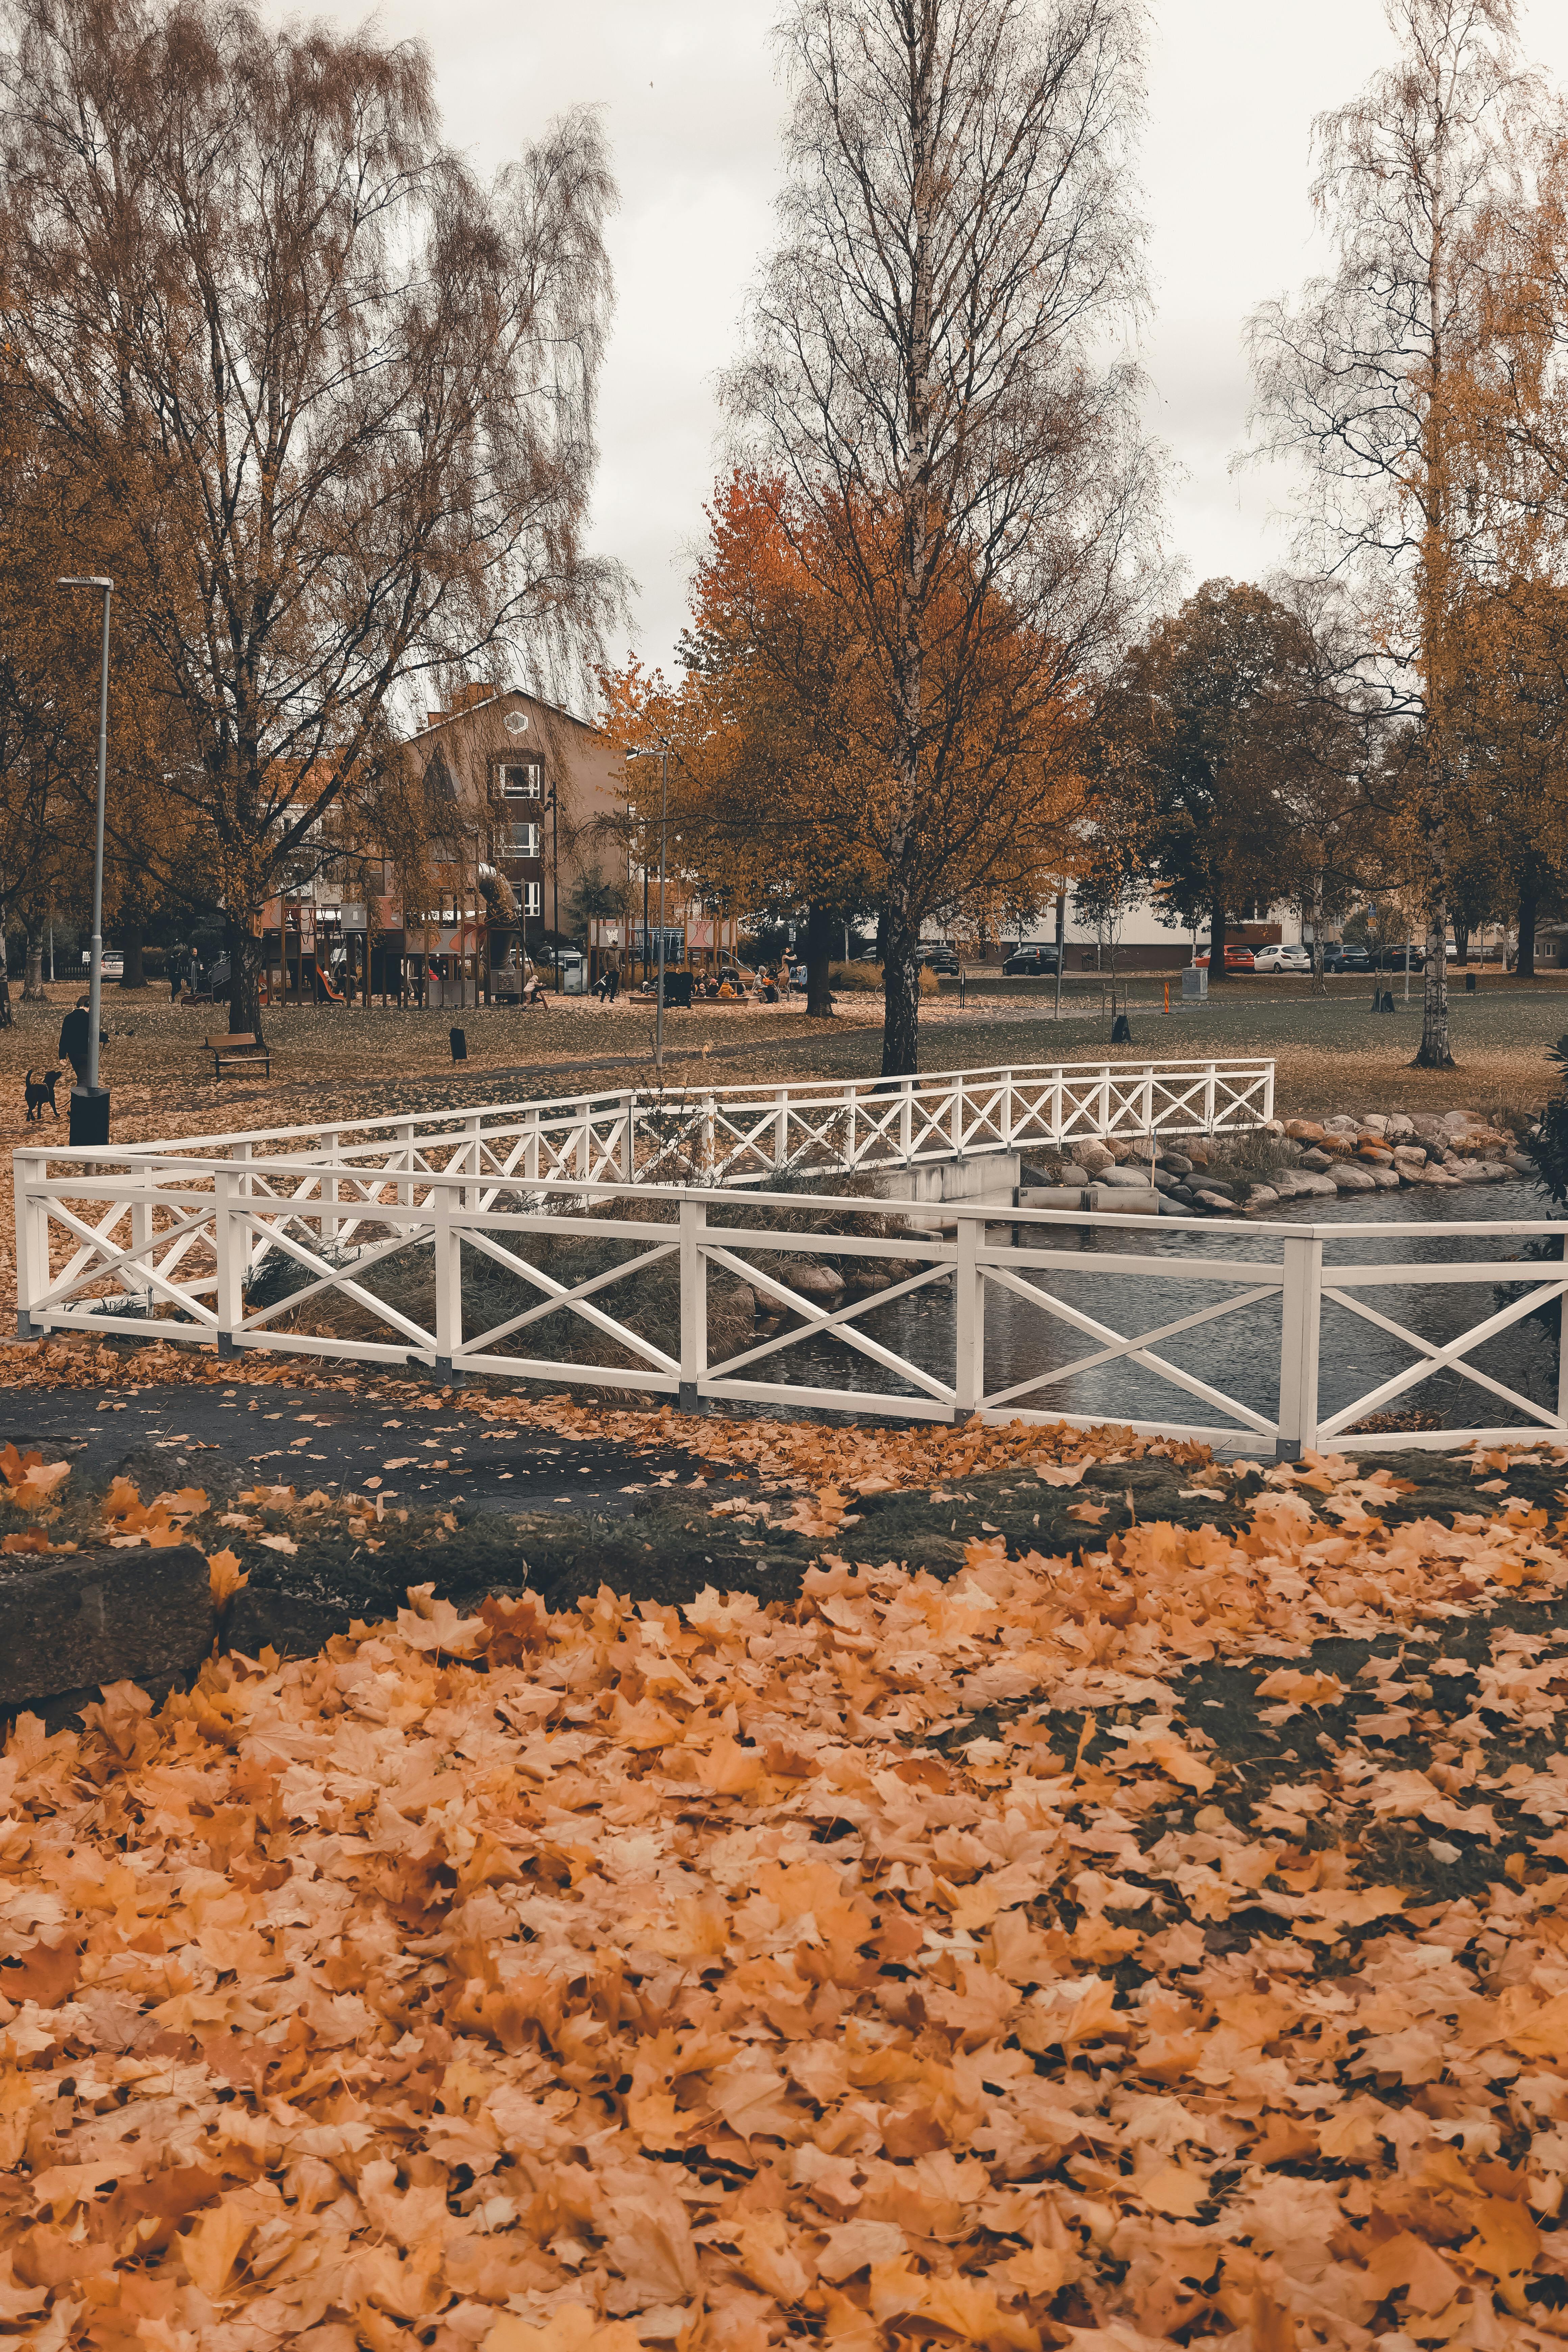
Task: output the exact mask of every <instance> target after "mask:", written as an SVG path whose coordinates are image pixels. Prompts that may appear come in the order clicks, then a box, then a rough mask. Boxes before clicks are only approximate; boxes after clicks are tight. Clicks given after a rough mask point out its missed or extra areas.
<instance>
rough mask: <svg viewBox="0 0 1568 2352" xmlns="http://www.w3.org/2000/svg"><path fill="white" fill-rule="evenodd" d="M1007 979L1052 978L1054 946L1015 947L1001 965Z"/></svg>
mask: <svg viewBox="0 0 1568 2352" xmlns="http://www.w3.org/2000/svg"><path fill="white" fill-rule="evenodd" d="M1002 970H1003V971H1004V972H1005V975H1006V977H1007V978H1008V979H1009V980H1054V979H1055V978H1056V971H1057V951H1056V950H1055V948H1015V949H1014V950H1013V952H1012V954H1011V955H1010V956H1009V957H1008V958H1007V961H1006V962H1005V964H1004V965H1003V967H1002Z"/></svg>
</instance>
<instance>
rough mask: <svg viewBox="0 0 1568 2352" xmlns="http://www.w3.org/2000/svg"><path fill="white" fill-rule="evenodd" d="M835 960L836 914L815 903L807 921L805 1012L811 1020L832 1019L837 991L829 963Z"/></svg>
mask: <svg viewBox="0 0 1568 2352" xmlns="http://www.w3.org/2000/svg"><path fill="white" fill-rule="evenodd" d="M832 961H833V917H832V915H831V914H830V912H829V911H828V909H827V908H826V907H817V906H814V907H813V908H812V909H811V911H810V913H809V915H808V916H807V917H806V924H805V1012H806V1018H807V1019H808V1020H810V1021H831V1020H832V1018H833V994H832V991H831V990H830V989H829V987H828V984H827V967H828V965H829V964H830V963H831V962H832Z"/></svg>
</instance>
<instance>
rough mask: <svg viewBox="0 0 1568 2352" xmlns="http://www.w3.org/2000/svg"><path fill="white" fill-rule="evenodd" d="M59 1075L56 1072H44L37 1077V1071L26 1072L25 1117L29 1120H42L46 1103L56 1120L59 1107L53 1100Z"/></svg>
mask: <svg viewBox="0 0 1568 2352" xmlns="http://www.w3.org/2000/svg"><path fill="white" fill-rule="evenodd" d="M59 1075H60V1074H59V1072H58V1070H46V1071H45V1072H44V1075H43V1076H42V1077H39V1076H38V1074H37V1070H29V1071H28V1073H27V1117H28V1118H42V1117H43V1115H44V1105H45V1104H46V1103H47V1104H48V1107H49V1108H50V1109H51V1110H52V1111H53V1112H54V1115H55V1117H56V1118H58V1117H59V1115H60V1107H59V1105H58V1102H56V1100H55V1086H56V1082H57V1081H58V1077H59Z"/></svg>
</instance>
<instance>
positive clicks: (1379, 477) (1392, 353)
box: [1250, 0, 1532, 1069]
mask: <svg viewBox="0 0 1568 2352" xmlns="http://www.w3.org/2000/svg"><path fill="white" fill-rule="evenodd" d="M1384 15H1385V16H1386V17H1387V19H1388V22H1389V25H1390V26H1391V27H1392V29H1393V30H1394V34H1395V36H1396V37H1397V39H1398V41H1399V43H1400V56H1399V58H1398V61H1397V63H1396V64H1394V65H1393V66H1391V67H1389V68H1386V69H1385V70H1384V71H1383V72H1381V73H1378V74H1375V75H1374V76H1373V79H1372V80H1371V81H1370V83H1369V84H1368V85H1367V87H1366V89H1364V90H1363V93H1362V95H1361V96H1360V97H1359V98H1357V99H1356V100H1352V103H1351V104H1350V105H1348V106H1346V107H1343V108H1342V109H1341V110H1339V111H1337V112H1336V113H1332V114H1328V115H1324V116H1322V117H1321V118H1320V119H1319V121H1318V122H1317V124H1316V126H1315V133H1314V135H1315V141H1316V146H1317V153H1318V161H1319V169H1318V176H1317V179H1316V182H1315V184H1314V186H1313V190H1312V198H1313V203H1314V205H1315V206H1316V207H1317V210H1318V212H1319V215H1320V216H1321V219H1322V220H1323V222H1324V224H1325V226H1326V227H1327V229H1328V231H1329V233H1330V235H1331V238H1332V240H1333V246H1334V265H1333V268H1332V269H1331V272H1330V274H1329V275H1327V276H1326V277H1323V278H1316V279H1314V280H1312V281H1311V282H1310V284H1309V285H1308V286H1307V287H1306V288H1305V289H1304V290H1303V292H1302V295H1301V297H1300V300H1298V301H1294V302H1292V301H1289V300H1279V301H1275V302H1270V303H1268V304H1265V305H1264V306H1263V308H1262V309H1260V310H1258V312H1257V313H1256V314H1255V316H1254V318H1253V319H1252V320H1251V322H1250V346H1251V356H1252V364H1253V370H1254V380H1255V384H1256V394H1257V398H1256V411H1255V424H1256V425H1257V427H1258V436H1259V437H1258V449H1259V450H1260V451H1263V452H1267V453H1270V454H1284V453H1292V454H1295V455H1297V456H1299V457H1303V458H1304V459H1305V460H1306V467H1307V476H1308V484H1309V488H1308V493H1307V496H1306V498H1305V499H1304V500H1303V505H1302V512H1301V521H1302V525H1303V533H1302V536H1303V541H1304V546H1305V550H1306V551H1307V553H1308V556H1309V560H1310V561H1311V562H1320V563H1321V564H1322V565H1323V567H1324V568H1325V569H1326V570H1327V571H1329V572H1332V573H1335V574H1337V575H1339V576H1341V577H1342V578H1346V579H1348V580H1350V581H1352V582H1353V583H1354V585H1355V587H1356V589H1357V590H1358V592H1359V596H1360V600H1361V604H1362V610H1363V624H1364V627H1365V633H1366V643H1367V645H1368V646H1369V648H1371V651H1372V666H1373V667H1375V668H1376V669H1377V670H1378V671H1379V672H1380V673H1381V676H1382V679H1383V682H1384V693H1385V696H1386V698H1387V701H1388V704H1389V707H1390V709H1392V710H1394V711H1398V712H1403V713H1404V714H1405V715H1406V716H1408V717H1409V718H1411V719H1413V720H1414V721H1415V729H1416V737H1415V740H1416V743H1417V747H1418V757H1419V772H1418V776H1417V779H1416V789H1415V791H1414V792H1413V793H1411V795H1410V802H1409V806H1410V809H1411V814H1412V823H1413V825H1414V830H1415V844H1414V852H1415V854H1414V858H1413V866H1414V869H1415V876H1416V880H1415V888H1416V891H1417V893H1418V899H1419V904H1420V907H1421V910H1422V915H1423V919H1424V925H1425V940H1426V985H1425V1000H1424V1004H1423V1018H1422V1031H1421V1045H1420V1049H1419V1051H1418V1052H1417V1054H1416V1056H1415V1061H1416V1065H1417V1066H1419V1067H1421V1068H1426V1069H1447V1068H1450V1067H1452V1066H1453V1055H1452V1053H1451V1051H1450V1047H1449V1038H1448V993H1447V959H1446V950H1445V942H1446V939H1447V913H1448V910H1447V898H1448V887H1449V878H1450V873H1451V870H1452V868H1453V866H1454V863H1455V844H1454V840H1453V827H1452V824H1451V813H1452V811H1451V803H1452V796H1453V794H1454V793H1455V791H1456V788H1457V787H1458V784H1459V781H1460V779H1459V768H1458V709H1457V696H1458V663H1457V648H1456V630H1457V624H1458V614H1459V612H1460V610H1461V608H1462V606H1463V604H1464V602H1465V597H1466V590H1467V583H1468V571H1469V559H1470V555H1471V552H1472V541H1473V536H1474V519H1473V514H1472V511H1471V509H1470V506H1469V503H1468V499H1467V486H1468V457H1467V449H1468V442H1469V438H1470V433H1471V426H1472V422H1473V386H1474V365H1475V357H1476V352H1477V349H1478V344H1479V338H1480V335H1481V331H1482V327H1483V321H1484V315H1485V310H1486V285H1485V270H1484V267H1483V264H1482V259H1481V254H1480V249H1479V243H1478V230H1479V226H1480V224H1481V223H1482V222H1483V221H1484V220H1485V219H1486V218H1487V217H1489V215H1492V214H1494V213H1495V211H1496V209H1497V207H1498V205H1500V203H1501V202H1503V201H1504V199H1505V194H1506V186H1507V181H1508V176H1509V162H1510V132H1511V122H1512V118H1513V117H1514V115H1515V114H1516V113H1517V112H1518V111H1519V110H1521V109H1523V108H1525V107H1527V106H1528V104H1529V101H1530V99H1531V87H1532V86H1531V82H1530V80H1529V79H1528V77H1526V76H1525V75H1524V74H1523V73H1522V71H1521V67H1520V64H1519V58H1518V49H1517V37H1516V15H1517V11H1516V6H1515V0H1385V5H1384Z"/></svg>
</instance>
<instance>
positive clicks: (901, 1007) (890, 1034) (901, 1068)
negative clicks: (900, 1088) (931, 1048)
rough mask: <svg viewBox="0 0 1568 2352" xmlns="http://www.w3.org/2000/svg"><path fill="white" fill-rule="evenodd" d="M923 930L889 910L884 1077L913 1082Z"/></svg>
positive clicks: (884, 965) (884, 960) (884, 970)
mask: <svg viewBox="0 0 1568 2352" xmlns="http://www.w3.org/2000/svg"><path fill="white" fill-rule="evenodd" d="M919 946H920V926H919V924H917V923H911V922H910V920H909V919H908V917H907V916H906V915H905V913H904V912H903V910H902V908H897V907H889V908H888V910H887V922H886V928H885V930H884V934H883V958H882V1076H884V1077H885V1078H912V1077H913V1076H915V1074H916V1072H917V1071H918V1070H919V1068H920V1017H921V1015H920V1005H921V968H920V958H919V955H918V953H917V950H918V949H919Z"/></svg>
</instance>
